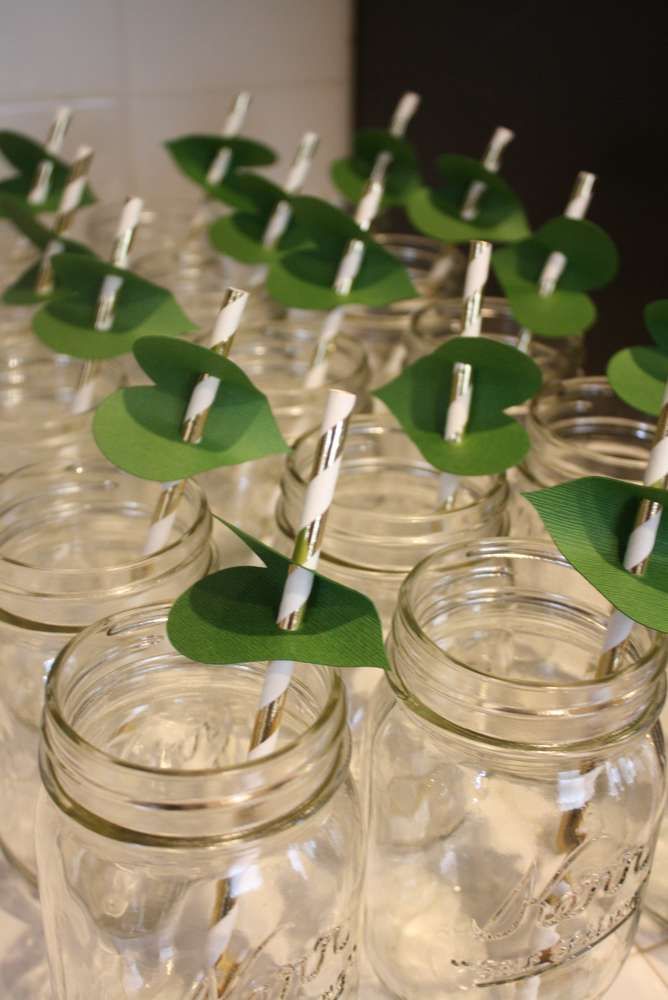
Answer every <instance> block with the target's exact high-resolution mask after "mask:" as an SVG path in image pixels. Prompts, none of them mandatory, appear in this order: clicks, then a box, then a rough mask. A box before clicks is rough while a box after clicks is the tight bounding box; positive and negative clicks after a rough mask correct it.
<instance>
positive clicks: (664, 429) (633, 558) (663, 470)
mask: <svg viewBox="0 0 668 1000" xmlns="http://www.w3.org/2000/svg"><path fill="white" fill-rule="evenodd" d="M643 483H644V485H645V486H653V487H656V488H657V489H662V490H665V489H668V383H666V387H665V389H664V393H663V400H662V403H661V412H660V414H659V418H658V420H657V425H656V431H655V434H654V440H653V442H652V448H651V450H650V453H649V462H648V465H647V468H646V470H645V475H644V477H643ZM662 514H663V508H662V506H661V504H660V503H657V502H656V501H655V500H641V501H640V503H639V505H638V512H637V514H636V520H635V526H634V528H633V531H632V532H631V534H630V535H629V540H628V542H627V545H626V551H625V553H624V569H626V570H628V571H629V573H633V574H634V576H642V575H643V573H644V572H645V569H646V567H647V563H648V561H649V558H650V556H651V554H652V549H653V548H654V544H655V542H656V536H657V533H658V530H659V525H660V523H661V515H662ZM634 624H635V622H634V621H633V620H632V619H631V618H628V617H627V616H626V615H625V614H623V612H621V611H617V610H615V611H613V613H612V614H611V616H610V620H609V622H608V628H607V631H606V634H605V639H604V642H603V652H602V655H601V657H600V659H599V662H598V665H597V668H596V675H595V676H596V679H597V680H601V679H604V678H605V677H609V676H610V674H612V673H614V671H615V670H616V669H617V667H618V665H619V661H620V659H621V656H622V654H623V652H624V648H625V646H626V642H627V640H628V637H629V635H630V634H631V631H632V629H633V626H634Z"/></svg>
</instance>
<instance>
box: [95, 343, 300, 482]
mask: <svg viewBox="0 0 668 1000" xmlns="http://www.w3.org/2000/svg"><path fill="white" fill-rule="evenodd" d="M134 354H135V357H136V359H137V361H138V362H139V364H140V365H141V367H142V368H143V369H144V371H145V372H146V374H147V375H149V376H150V377H151V378H152V379H153V381H154V382H155V383H156V384H155V385H154V386H134V387H132V388H129V389H120V390H118V391H117V392H115V393H113V394H112V395H111V396H109V397H108V398H107V399H105V400H104V401H103V403H102V404H101V405H100V406H99V407H98V409H97V411H96V413H95V418H94V420H93V435H94V437H95V441H96V442H97V445H98V447H99V449H100V451H101V452H102V453H103V454H104V455H105V456H106V458H108V459H109V461H110V462H112V463H113V464H114V465H115V466H117V467H118V468H119V469H123V470H124V471H125V472H129V473H130V474H131V475H133V476H138V477H139V478H141V479H151V480H158V481H161V482H168V481H171V480H176V479H188V478H189V477H190V476H195V475H197V474H198V473H200V472H207V471H209V470H210V469H217V468H218V467H219V466H223V465H239V464H240V463H241V462H249V461H252V460H254V459H256V458H264V456H265V455H275V454H283V453H285V452H287V451H289V450H290V449H289V447H288V445H287V444H286V443H285V441H284V440H283V437H282V436H281V433H280V431H279V429H278V427H277V425H276V421H275V420H274V417H273V414H272V412H271V409H270V407H269V403H268V402H267V398H266V396H264V395H263V394H262V393H261V392H260V391H259V390H258V389H256V388H255V386H254V385H253V383H252V382H251V381H250V379H249V378H248V376H247V375H245V374H244V372H242V370H241V369H240V368H239V367H238V366H237V365H235V364H234V363H233V362H232V361H230V360H228V359H227V358H223V357H221V356H220V355H218V354H216V353H215V352H213V351H211V350H209V349H208V348H206V347H200V346H199V345H197V344H192V343H189V342H188V341H182V340H172V339H170V338H168V337H144V338H142V339H141V340H140V341H138V342H137V343H136V344H135V348H134ZM204 372H207V373H208V374H210V375H215V376H216V377H217V378H219V379H220V381H221V386H220V389H219V390H218V394H217V396H216V400H215V402H214V403H213V405H212V407H211V409H210V411H209V416H208V418H207V421H206V427H205V429H204V435H203V437H202V440H201V441H200V443H199V444H186V443H184V442H183V441H182V440H181V424H182V423H183V416H184V414H185V412H186V408H187V406H188V401H189V399H190V395H191V393H192V390H193V388H194V386H195V383H196V381H197V378H198V376H199V375H201V374H202V373H204Z"/></svg>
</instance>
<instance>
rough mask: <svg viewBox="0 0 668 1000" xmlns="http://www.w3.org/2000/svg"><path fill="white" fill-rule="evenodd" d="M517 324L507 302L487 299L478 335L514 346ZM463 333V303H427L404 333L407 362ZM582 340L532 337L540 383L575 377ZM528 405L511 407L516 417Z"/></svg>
mask: <svg viewBox="0 0 668 1000" xmlns="http://www.w3.org/2000/svg"><path fill="white" fill-rule="evenodd" d="M520 330H521V328H520V325H519V323H517V321H516V320H515V319H514V318H513V316H512V313H511V311H510V307H509V305H508V302H507V301H506V299H500V298H494V297H491V296H488V297H486V298H485V299H484V300H483V304H482V330H481V336H482V337H488V338H489V339H490V340H496V341H498V342H500V343H503V344H509V345H510V346H511V347H517V345H518V341H519V336H520ZM461 332H462V300H461V299H454V298H451V299H445V300H443V301H440V300H436V301H433V302H427V304H426V305H425V306H424V308H423V309H422V310H421V311H420V312H417V313H415V315H414V316H413V317H412V321H411V324H410V327H409V329H408V331H407V333H406V338H405V339H406V353H407V358H406V360H407V363H408V364H411V363H412V362H413V361H417V360H418V358H421V357H424V355H425V354H431V353H432V351H435V350H436V348H437V347H440V346H441V344H444V343H445V342H446V341H448V340H451V339H452V338H453V337H458V336H459V335H460V334H461ZM583 354H584V351H583V341H582V337H562V338H559V339H555V338H548V337H532V338H531V346H530V348H529V357H530V358H532V360H533V361H535V362H536V364H537V365H538V367H539V368H540V370H541V373H542V375H543V382H551V381H553V380H554V379H563V378H568V377H570V376H572V375H577V374H578V371H579V370H580V367H581V365H582V361H583ZM526 410H527V404H522V405H520V406H517V407H513V409H512V411H511V412H513V413H515V414H516V415H518V414H521V415H524V414H526Z"/></svg>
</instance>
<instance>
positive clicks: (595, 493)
mask: <svg viewBox="0 0 668 1000" xmlns="http://www.w3.org/2000/svg"><path fill="white" fill-rule="evenodd" d="M523 496H525V497H526V498H527V500H528V501H529V502H530V503H531V504H532V505H533V506H534V507H535V509H536V510H537V511H538V513H539V514H540V516H541V518H542V519H543V523H544V524H545V527H546V528H547V530H548V531H549V533H550V534H551V536H552V538H553V539H554V542H555V544H556V546H557V548H558V549H559V551H560V552H561V553H562V555H564V556H565V557H566V559H568V561H569V562H570V563H571V565H572V566H573V567H574V568H575V569H576V570H577V571H578V573H580V574H581V575H582V576H583V577H584V578H585V580H588V581H589V583H591V584H592V586H593V587H595V588H596V590H598V592H599V593H600V594H602V595H603V596H604V597H606V598H607V599H608V600H609V601H610V603H611V604H612V605H613V606H614V607H615V608H618V609H619V611H621V612H623V613H624V614H625V615H627V616H628V617H629V618H631V619H633V621H636V622H640V624H641V625H645V626H647V628H651V629H656V630H657V631H658V632H668V517H663V518H662V520H661V524H660V526H659V531H658V535H657V539H656V544H655V546H654V550H653V552H652V555H651V557H650V559H649V561H648V564H647V569H646V570H645V573H644V574H643V575H642V576H634V575H633V574H632V573H629V572H628V571H627V570H625V569H624V564H623V559H624V551H625V549H626V543H627V540H628V538H629V535H630V534H631V531H632V530H633V526H634V521H635V516H636V512H637V509H638V504H639V502H640V500H641V499H643V498H646V499H649V500H658V501H659V503H661V504H662V505H664V506H665V505H666V504H668V492H667V491H665V490H655V489H650V488H649V487H647V486H636V485H634V484H633V483H624V482H621V481H619V480H616V479H604V478H601V477H596V476H591V477H587V478H584V479H575V480H573V481H572V482H569V483H563V484H561V485H560V486H553V487H551V488H550V489H546V490H537V491H535V492H532V493H524V494H523Z"/></svg>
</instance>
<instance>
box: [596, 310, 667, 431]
mask: <svg viewBox="0 0 668 1000" xmlns="http://www.w3.org/2000/svg"><path fill="white" fill-rule="evenodd" d="M643 315H644V319H645V326H646V327H647V329H648V330H649V332H650V334H651V336H652V339H653V340H654V341H655V343H656V344H657V345H658V348H657V347H643V346H639V347H627V348H625V349H624V350H622V351H618V352H617V353H616V354H615V355H613V357H612V358H611V359H610V362H609V363H608V372H607V374H608V381H609V382H610V385H611V386H612V388H613V389H614V390H615V392H616V393H617V395H618V396H619V398H620V399H623V400H624V402H625V403H628V404H629V406H634V407H635V408H636V409H637V410H640V411H641V412H642V413H650V414H651V415H652V416H653V417H658V415H659V413H660V412H661V406H662V403H663V396H664V392H665V388H666V383H667V382H668V299H659V300H657V301H656V302H650V303H649V304H648V305H646V306H645V309H644V313H643Z"/></svg>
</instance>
